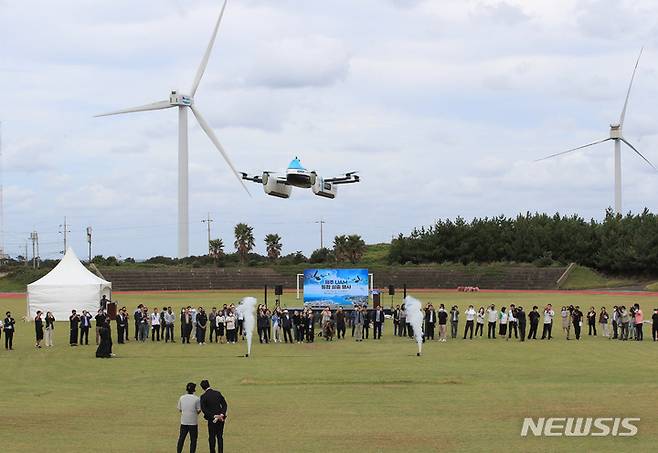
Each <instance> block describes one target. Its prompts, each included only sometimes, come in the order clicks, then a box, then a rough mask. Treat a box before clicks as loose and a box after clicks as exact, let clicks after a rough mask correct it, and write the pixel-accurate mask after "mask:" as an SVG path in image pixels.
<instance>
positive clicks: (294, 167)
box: [288, 157, 304, 170]
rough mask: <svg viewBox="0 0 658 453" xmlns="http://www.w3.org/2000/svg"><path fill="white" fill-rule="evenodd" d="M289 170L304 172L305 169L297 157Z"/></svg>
mask: <svg viewBox="0 0 658 453" xmlns="http://www.w3.org/2000/svg"><path fill="white" fill-rule="evenodd" d="M288 170H304V167H302V163H301V162H300V161H299V159H298V158H297V157H295V158H294V159H293V160H292V162H290V165H288Z"/></svg>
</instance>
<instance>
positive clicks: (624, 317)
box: [619, 305, 631, 341]
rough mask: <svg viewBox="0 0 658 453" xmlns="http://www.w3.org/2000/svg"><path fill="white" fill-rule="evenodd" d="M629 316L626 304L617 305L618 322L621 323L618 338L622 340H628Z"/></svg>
mask: <svg viewBox="0 0 658 453" xmlns="http://www.w3.org/2000/svg"><path fill="white" fill-rule="evenodd" d="M630 319H631V317H630V316H629V314H628V310H626V306H625V305H622V306H621V307H619V322H620V323H621V332H620V333H619V339H620V340H622V341H626V340H628V324H629V322H630Z"/></svg>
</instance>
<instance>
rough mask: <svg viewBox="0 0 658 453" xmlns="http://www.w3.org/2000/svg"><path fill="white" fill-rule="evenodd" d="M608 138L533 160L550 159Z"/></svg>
mask: <svg viewBox="0 0 658 453" xmlns="http://www.w3.org/2000/svg"><path fill="white" fill-rule="evenodd" d="M608 140H611V139H610V138H609V137H608V138H604V139H603V140H598V141H596V142H592V143H588V144H587V145H583V146H579V147H577V148H571V149H568V150H566V151H562V152H561V153H555V154H551V155H550V156H546V157H542V158H541V159H537V160H535V162H539V161H542V160H546V159H551V158H553V157H557V156H561V155H563V154H567V153H571V152H574V151H578V150H579V149H583V148H587V147H588V146H594V145H598V144H599V143H603V142H607V141H608Z"/></svg>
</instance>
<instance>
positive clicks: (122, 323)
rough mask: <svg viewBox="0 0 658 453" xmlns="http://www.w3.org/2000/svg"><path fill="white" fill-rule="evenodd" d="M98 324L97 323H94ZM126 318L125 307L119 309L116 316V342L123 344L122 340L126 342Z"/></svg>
mask: <svg viewBox="0 0 658 453" xmlns="http://www.w3.org/2000/svg"><path fill="white" fill-rule="evenodd" d="M96 323H97V324H98V321H97V322H96ZM127 329H128V316H127V315H126V307H121V310H119V314H118V315H117V341H118V342H119V344H123V342H124V339H125V340H128V334H127Z"/></svg>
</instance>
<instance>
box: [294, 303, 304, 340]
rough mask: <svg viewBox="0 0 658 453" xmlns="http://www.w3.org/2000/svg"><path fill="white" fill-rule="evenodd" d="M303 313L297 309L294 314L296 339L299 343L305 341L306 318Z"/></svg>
mask: <svg viewBox="0 0 658 453" xmlns="http://www.w3.org/2000/svg"><path fill="white" fill-rule="evenodd" d="M303 316H304V315H303V314H302V313H300V312H298V311H297V310H295V312H294V313H293V315H292V323H293V325H294V326H295V341H297V343H301V342H303V341H304V330H305V326H304V318H303Z"/></svg>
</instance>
